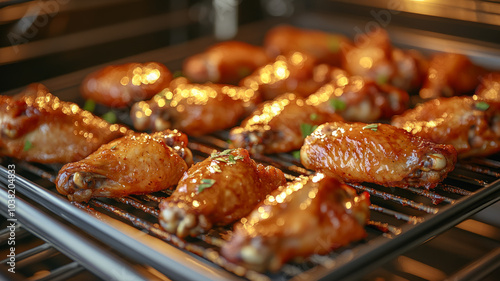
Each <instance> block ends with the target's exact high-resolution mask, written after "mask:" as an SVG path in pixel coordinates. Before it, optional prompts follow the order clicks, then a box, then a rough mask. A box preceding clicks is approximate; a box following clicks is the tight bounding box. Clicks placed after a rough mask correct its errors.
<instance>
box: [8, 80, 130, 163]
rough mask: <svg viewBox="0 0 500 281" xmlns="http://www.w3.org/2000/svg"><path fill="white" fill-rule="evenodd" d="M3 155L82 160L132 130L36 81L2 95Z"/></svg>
mask: <svg viewBox="0 0 500 281" xmlns="http://www.w3.org/2000/svg"><path fill="white" fill-rule="evenodd" d="M0 130H1V132H0V155H3V156H10V157H14V158H18V159H22V160H26V161H33V162H39V163H68V162H73V161H78V160H80V159H82V158H84V157H86V156H87V155H89V154H90V153H92V152H94V151H95V150H96V149H97V148H99V146H101V145H102V144H105V143H107V142H109V141H111V140H113V139H116V138H119V137H122V136H124V135H125V134H126V133H127V132H129V130H128V129H127V128H126V127H124V126H120V125H117V124H109V123H108V122H106V121H105V120H103V119H101V118H99V117H97V116H94V115H93V114H92V113H90V112H88V111H85V110H82V109H81V108H80V107H78V105H77V104H74V103H72V102H65V101H61V100H59V98H57V97H55V96H53V95H52V94H50V93H49V92H48V90H47V88H45V87H44V86H43V85H41V84H32V85H30V86H28V88H27V89H26V90H25V91H24V92H22V93H20V94H18V95H16V96H13V97H12V96H0Z"/></svg>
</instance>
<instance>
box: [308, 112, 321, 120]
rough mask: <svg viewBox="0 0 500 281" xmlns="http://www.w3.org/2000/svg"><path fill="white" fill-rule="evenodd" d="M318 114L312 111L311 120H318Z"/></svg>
mask: <svg viewBox="0 0 500 281" xmlns="http://www.w3.org/2000/svg"><path fill="white" fill-rule="evenodd" d="M318 117H319V116H318V114H316V113H311V115H309V119H311V121H316V120H318Z"/></svg>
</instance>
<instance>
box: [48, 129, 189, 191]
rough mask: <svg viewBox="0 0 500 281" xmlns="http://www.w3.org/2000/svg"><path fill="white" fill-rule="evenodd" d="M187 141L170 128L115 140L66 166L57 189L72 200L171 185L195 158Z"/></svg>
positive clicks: (153, 189) (152, 189)
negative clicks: (150, 133)
mask: <svg viewBox="0 0 500 281" xmlns="http://www.w3.org/2000/svg"><path fill="white" fill-rule="evenodd" d="M187 141H188V140H187V136H186V135H184V134H182V133H180V132H178V131H168V130H167V131H164V132H156V133H154V134H152V135H148V134H146V133H143V134H134V135H129V136H125V137H123V138H120V139H117V140H114V141H112V142H110V143H108V144H105V145H103V146H101V147H100V148H99V149H98V150H97V151H96V152H94V153H92V154H91V155H89V156H88V157H87V158H85V159H83V160H80V161H78V162H74V163H69V164H66V165H64V166H63V167H62V169H61V170H60V171H59V175H58V176H57V179H56V187H57V191H59V193H61V194H63V195H67V196H68V199H69V200H72V201H88V200H89V199H91V198H94V197H122V196H126V195H129V194H144V193H150V192H155V191H160V190H163V189H167V188H170V187H172V186H174V185H176V184H177V182H178V181H179V179H180V178H181V177H182V175H183V173H184V172H185V171H187V169H188V164H191V163H192V161H193V160H192V154H191V151H190V150H189V149H188V148H186V146H187Z"/></svg>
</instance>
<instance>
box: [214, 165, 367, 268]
mask: <svg viewBox="0 0 500 281" xmlns="http://www.w3.org/2000/svg"><path fill="white" fill-rule="evenodd" d="M369 205H370V201H369V196H368V194H367V193H363V194H362V195H360V196H357V195H356V191H355V190H354V189H353V188H352V187H349V186H347V185H345V184H341V183H340V182H339V181H337V180H336V179H334V178H332V177H328V176H326V175H324V174H321V173H318V174H316V175H313V176H310V177H301V178H298V180H296V181H293V182H290V183H288V184H287V185H286V186H281V187H279V188H278V189H277V190H275V191H273V192H272V193H271V194H270V195H269V196H267V198H266V199H265V200H264V201H263V202H262V203H261V204H259V205H258V206H257V207H256V208H255V209H254V210H253V211H252V213H250V215H249V216H248V217H246V218H243V219H241V223H238V224H237V225H236V226H235V230H234V232H233V236H232V237H231V240H230V241H229V242H228V243H227V244H225V245H224V246H223V247H222V254H223V256H225V257H226V258H227V259H228V260H230V261H233V262H242V263H243V264H244V265H246V266H247V267H250V268H253V269H256V270H259V271H265V270H270V271H277V270H279V269H280V268H281V266H282V265H283V264H284V263H285V262H287V261H289V260H292V259H294V258H306V257H308V256H310V255H313V254H326V253H328V252H330V251H331V250H334V249H336V248H340V247H342V246H346V245H348V244H349V243H351V242H354V241H357V240H361V239H363V238H365V237H366V231H365V229H364V227H363V226H364V225H365V224H366V222H367V221H368V219H369V215H370V213H369V209H368V206H369Z"/></svg>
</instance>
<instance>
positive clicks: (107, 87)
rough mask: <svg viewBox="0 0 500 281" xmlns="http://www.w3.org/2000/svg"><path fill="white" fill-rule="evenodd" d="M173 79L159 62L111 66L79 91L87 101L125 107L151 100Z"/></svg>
mask: <svg viewBox="0 0 500 281" xmlns="http://www.w3.org/2000/svg"><path fill="white" fill-rule="evenodd" d="M171 80H172V73H170V70H168V68H167V67H166V66H164V65H163V64H161V63H158V62H148V63H126V64H120V65H110V66H106V67H104V68H102V69H99V70H97V71H95V72H92V73H90V74H89V75H87V77H85V79H84V81H83V82H82V85H81V87H80V91H81V93H82V96H83V97H84V98H85V99H91V100H93V101H95V102H97V103H100V104H104V105H106V106H109V107H126V106H129V105H131V104H133V103H134V102H137V101H141V100H146V99H150V98H151V97H153V96H154V95H156V94H157V93H159V92H160V91H161V90H163V89H164V88H166V87H168V84H169V83H170V81H171Z"/></svg>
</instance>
